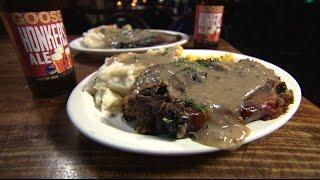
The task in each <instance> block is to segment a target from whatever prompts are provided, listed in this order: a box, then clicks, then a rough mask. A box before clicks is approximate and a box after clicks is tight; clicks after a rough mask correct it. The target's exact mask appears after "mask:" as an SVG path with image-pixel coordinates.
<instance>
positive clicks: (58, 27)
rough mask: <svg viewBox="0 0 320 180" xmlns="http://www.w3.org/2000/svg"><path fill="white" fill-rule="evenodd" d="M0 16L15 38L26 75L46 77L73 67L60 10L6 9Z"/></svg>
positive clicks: (59, 73) (46, 78) (51, 76)
mask: <svg viewBox="0 0 320 180" xmlns="http://www.w3.org/2000/svg"><path fill="white" fill-rule="evenodd" d="M1 16H2V19H3V20H4V23H5V25H6V26H7V30H8V33H9V35H10V36H11V39H13V40H14V41H15V42H16V43H15V46H16V49H17V50H18V52H17V53H18V56H19V59H20V61H21V65H22V67H23V70H24V73H25V75H26V76H28V77H35V78H37V79H39V80H49V79H54V78H58V77H60V76H61V75H63V74H65V73H64V72H67V71H68V70H69V69H72V68H73V63H72V57H71V54H70V49H69V47H68V40H67V36H66V31H65V28H64V25H63V20H62V16H61V11H60V10H56V11H42V12H10V13H8V12H7V13H1Z"/></svg>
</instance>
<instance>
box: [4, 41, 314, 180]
mask: <svg viewBox="0 0 320 180" xmlns="http://www.w3.org/2000/svg"><path fill="white" fill-rule="evenodd" d="M188 46H190V45H188ZM219 49H221V50H227V51H233V52H237V50H236V49H235V48H233V47H232V46H231V45H230V44H228V43H227V42H225V41H223V40H221V42H220V44H219ZM89 58H90V59H89ZM0 59H1V66H0V92H1V96H0V178H13V177H24V178H27V177H38V178H45V177H47V178H48V177H52V178H86V177H87V178H89V177H90V178H108V177H109V178H111V177H112V178H122V177H124V178H129V177H138V178H253V177H257V178H300V177H310V178H316V177H318V178H319V177H320V109H319V108H318V107H316V106H315V105H314V104H312V103H311V102H310V101H308V100H307V99H305V98H302V102H301V105H300V108H299V110H298V111H297V113H296V114H295V115H294V116H293V118H291V120H290V121H289V122H288V123H287V124H285V125H284V126H283V127H281V128H280V129H279V130H277V131H276V132H274V133H272V134H271V135H268V136H266V137H264V138H262V139H260V140H257V141H255V142H253V143H250V144H248V145H245V146H243V147H241V148H239V149H237V150H235V151H231V152H229V151H222V152H218V153H211V154H203V155H195V156H184V157H157V156H148V155H139V154H131V153H126V152H120V151H117V150H113V149H110V148H108V147H104V146H102V145H99V144H97V143H94V142H93V141H91V140H89V139H88V138H86V137H84V136H83V135H81V134H79V132H78V131H77V130H76V129H75V128H73V127H72V125H71V123H70V121H69V119H68V117H67V115H66V98H67V97H66V96H60V97H54V98H48V99H34V98H33V97H32V95H31V93H30V90H29V89H28V87H27V86H26V82H25V79H24V75H23V74H22V71H21V68H20V65H19V63H18V59H17V56H16V54H15V52H14V50H13V48H12V46H11V44H10V41H9V40H8V39H7V38H6V37H2V38H0ZM74 59H75V62H76V63H75V67H76V73H77V78H78V80H79V81H81V80H82V79H83V78H84V77H86V76H87V75H88V74H89V73H91V72H93V71H95V70H96V69H97V68H98V67H99V66H100V65H101V64H102V61H101V58H98V57H90V56H87V55H83V54H77V55H75V58H74Z"/></svg>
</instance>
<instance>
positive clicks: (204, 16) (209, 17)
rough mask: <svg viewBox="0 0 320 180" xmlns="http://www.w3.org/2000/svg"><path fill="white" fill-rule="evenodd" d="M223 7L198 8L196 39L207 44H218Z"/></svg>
mask: <svg viewBox="0 0 320 180" xmlns="http://www.w3.org/2000/svg"><path fill="white" fill-rule="evenodd" d="M222 17H223V6H204V5H198V6H197V7H196V20H195V28H194V38H195V39H196V40H200V41H206V42H218V41H219V37H220V32H221V25H222Z"/></svg>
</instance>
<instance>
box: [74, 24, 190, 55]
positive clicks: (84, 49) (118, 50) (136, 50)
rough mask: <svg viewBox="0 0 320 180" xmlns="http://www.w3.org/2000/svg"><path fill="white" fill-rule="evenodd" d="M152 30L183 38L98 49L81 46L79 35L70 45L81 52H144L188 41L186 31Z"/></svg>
mask: <svg viewBox="0 0 320 180" xmlns="http://www.w3.org/2000/svg"><path fill="white" fill-rule="evenodd" d="M147 30H149V31H151V32H162V33H166V34H172V35H179V36H180V37H181V39H180V40H179V41H176V42H173V43H168V44H162V45H156V46H148V47H141V48H121V49H111V48H104V49H97V48H86V47H83V46H82V45H81V46H80V47H79V46H78V45H77V44H78V43H79V44H80V41H81V40H82V39H83V36H81V37H78V38H76V39H74V40H72V41H71V42H69V47H70V48H71V49H72V50H76V51H80V52H87V53H125V52H142V51H147V50H151V49H159V48H168V47H173V46H175V45H183V44H185V43H187V42H188V40H189V36H188V35H187V34H185V33H182V32H178V31H171V30H163V29H147Z"/></svg>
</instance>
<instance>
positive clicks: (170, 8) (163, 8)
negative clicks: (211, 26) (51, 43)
mask: <svg viewBox="0 0 320 180" xmlns="http://www.w3.org/2000/svg"><path fill="white" fill-rule="evenodd" d="M61 3H62V12H63V18H64V24H65V26H66V29H67V33H68V34H78V35H81V34H82V33H83V32H84V31H86V30H87V29H89V28H92V27H95V26H97V25H102V24H111V23H115V24H118V25H119V26H122V25H124V24H127V23H129V24H131V25H132V26H133V27H135V28H156V29H171V30H176V31H181V32H185V33H187V34H193V25H194V14H195V13H194V9H195V5H196V0H105V1H104V0H64V1H61ZM224 5H225V14H224V20H223V31H222V38H224V39H225V40H227V41H228V42H230V43H231V44H232V45H233V46H235V47H236V48H237V49H239V50H240V51H241V52H242V53H244V54H248V55H251V56H255V57H258V58H261V59H264V60H267V61H269V62H271V63H273V64H276V65H278V66H280V67H281V68H283V69H285V70H286V71H287V72H289V73H290V74H291V75H293V76H294V77H295V78H296V79H297V81H298V82H299V84H300V86H301V88H302V93H303V95H304V96H305V97H307V98H308V99H309V100H311V101H312V102H314V103H315V104H317V105H318V106H319V105H320V85H319V83H320V81H319V80H318V79H319V78H320V75H319V74H320V73H319V71H320V69H319V66H318V64H319V63H318V62H319V61H320V59H319V55H318V54H319V52H320V45H319V42H320V41H319V40H320V38H319V37H320V35H319V33H320V27H319V26H320V0H259V1H258V0H224ZM0 33H1V34H6V31H5V30H4V27H3V25H1V26H0Z"/></svg>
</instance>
